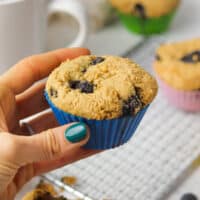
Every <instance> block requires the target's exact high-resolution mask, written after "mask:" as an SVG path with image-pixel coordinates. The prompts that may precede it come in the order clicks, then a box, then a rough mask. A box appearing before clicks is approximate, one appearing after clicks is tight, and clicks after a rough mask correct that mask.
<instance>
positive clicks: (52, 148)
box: [43, 130, 61, 160]
mask: <svg viewBox="0 0 200 200" xmlns="http://www.w3.org/2000/svg"><path fill="white" fill-rule="evenodd" d="M44 141H45V142H44V148H43V149H44V155H45V158H46V159H48V160H51V159H53V158H55V157H57V156H58V155H59V154H60V153H61V146H60V143H59V141H58V139H57V138H56V136H55V134H54V133H53V132H52V131H51V130H48V131H47V132H46V133H45V140H44Z"/></svg>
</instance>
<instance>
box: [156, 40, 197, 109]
mask: <svg viewBox="0 0 200 200" xmlns="http://www.w3.org/2000/svg"><path fill="white" fill-rule="evenodd" d="M154 69H155V72H156V75H157V77H158V79H159V80H160V81H159V82H160V86H161V88H162V89H163V92H164V94H165V96H166V97H167V98H168V99H169V101H170V102H171V103H172V104H174V105H175V106H176V107H178V108H182V109H184V110H186V111H193V112H197V111H200V38H198V39H192V40H188V41H183V42H176V43H168V44H163V45H161V46H160V47H159V48H158V50H157V53H156V61H155V63H154Z"/></svg>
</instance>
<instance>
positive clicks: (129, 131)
mask: <svg viewBox="0 0 200 200" xmlns="http://www.w3.org/2000/svg"><path fill="white" fill-rule="evenodd" d="M45 97H46V100H47V101H48V103H49V105H50V107H51V109H52V111H53V112H54V115H55V117H56V119H57V120H58V122H59V124H60V125H64V124H67V123H72V122H83V123H85V124H86V125H87V126H88V127H89V128H90V132H91V134H90V139H89V141H88V143H87V144H86V145H85V146H84V148H87V149H96V150H105V149H111V148H115V147H117V146H120V145H122V144H124V143H126V142H127V141H128V140H129V139H130V138H131V137H132V136H133V135H134V133H135V131H136V129H137V127H138V125H139V123H140V121H141V120H142V118H143V116H144V114H145V113H146V111H147V109H148V107H149V106H146V107H145V108H143V109H142V110H141V111H140V112H138V113H137V114H136V115H135V116H126V117H120V118H116V119H109V120H91V119H86V118H83V117H79V116H75V115H72V114H70V113H67V112H64V111H62V110H60V109H59V108H57V107H56V106H55V105H54V104H53V102H52V101H51V100H50V98H49V96H48V94H47V92H45Z"/></svg>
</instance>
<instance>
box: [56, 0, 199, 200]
mask: <svg viewBox="0 0 200 200" xmlns="http://www.w3.org/2000/svg"><path fill="white" fill-rule="evenodd" d="M199 8H200V1H199V0H193V1H189V0H183V3H182V6H181V8H180V10H179V12H178V14H177V16H176V18H175V21H174V23H173V25H172V28H171V30H170V31H169V32H168V33H166V34H164V39H165V40H181V39H185V38H191V37H195V36H199V35H200V26H199V22H200V14H199ZM117 32H118V31H117ZM120 36H121V34H120ZM104 37H105V36H104ZM117 37H118V36H117V33H116V34H114V33H113V38H114V39H113V40H114V41H117V42H113V43H112V44H113V48H114V50H115V54H119V53H121V49H122V48H123V49H124V50H126V51H127V50H128V49H129V48H130V47H131V45H130V47H129V48H126V45H125V46H123V43H129V42H130V40H128V39H127V40H126V38H125V39H124V40H123V42H122V40H117V39H116V38H117ZM122 37H123V36H122ZM133 37H134V36H133ZM107 38H109V39H108V40H105V39H104V40H102V43H104V44H105V46H106V44H107V43H108V42H110V40H111V37H110V36H108V37H107ZM94 40H95V38H94V39H93V41H94ZM99 40H100V38H99ZM119 41H120V42H119ZM156 41H157V40H155V44H154V47H155V46H158V45H159V44H157V43H156ZM90 42H91V44H89V43H90ZM105 46H103V47H104V49H105V50H107V48H108V47H106V48H105ZM88 47H91V48H93V49H94V50H96V52H100V53H99V54H101V52H102V48H103V47H102V45H101V46H100V45H99V46H95V45H94V43H93V42H92V41H89V42H88ZM121 47H122V48H121ZM145 49H146V50H145ZM111 50H112V49H111ZM111 50H109V49H108V53H109V51H111ZM148 50H149V47H148V46H147V45H145V47H144V53H142V54H141V53H139V54H133V55H132V57H134V59H136V60H137V61H138V62H139V63H141V64H142V65H143V66H145V68H146V69H148V70H149V71H151V69H150V67H151V63H152V58H153V57H152V56H153V55H152V52H151V53H150V54H149V51H148ZM152 50H153V49H152ZM123 52H124V51H123ZM102 53H103V54H104V53H105V51H103V52H102ZM149 55H150V56H151V58H149ZM199 119H200V114H196V115H195V114H187V113H184V112H182V111H179V110H176V109H174V108H173V107H171V106H170V105H169V104H168V103H167V102H166V101H165V99H164V98H163V97H162V96H161V95H160V94H159V96H158V97H157V99H156V101H155V102H154V103H153V105H152V106H151V108H150V110H149V111H148V113H147V114H146V116H145V118H144V120H143V121H142V124H141V126H140V127H139V129H138V131H137V133H136V135H135V137H133V139H132V140H131V142H130V143H129V144H127V145H125V146H123V147H121V148H120V149H118V150H113V151H108V152H105V153H103V154H101V155H98V156H95V157H93V158H89V159H87V160H84V161H80V162H79V163H76V164H74V165H70V166H67V167H65V168H63V169H62V170H58V171H56V172H54V173H52V174H53V175H54V176H55V177H58V179H59V178H60V177H61V176H63V175H65V174H68V175H75V176H77V177H78V179H79V185H77V187H76V188H77V189H78V190H80V191H82V192H83V193H85V194H88V195H89V196H91V197H93V198H94V199H97V200H100V199H103V198H106V199H112V200H118V199H120V200H122V199H124V200H133V199H140V200H151V199H152V200H163V199H164V197H165V194H168V192H170V191H171V190H174V189H175V186H176V187H178V185H177V184H176V181H175V180H176V179H177V178H180V175H183V173H182V172H184V171H185V169H186V168H188V167H189V166H190V164H191V163H192V161H193V160H194V159H195V158H197V156H198V155H199V154H200V145H199V143H200V134H199V133H200V123H199ZM199 185H200V171H199V170H198V171H196V172H195V173H194V174H193V175H192V176H190V177H189V178H188V179H187V180H186V181H185V182H184V183H183V184H180V187H178V189H177V190H176V191H175V192H174V193H173V194H172V195H171V196H170V197H169V198H168V200H178V199H179V198H180V196H182V194H183V193H186V192H194V193H196V194H197V195H198V196H199V197H200V191H199Z"/></svg>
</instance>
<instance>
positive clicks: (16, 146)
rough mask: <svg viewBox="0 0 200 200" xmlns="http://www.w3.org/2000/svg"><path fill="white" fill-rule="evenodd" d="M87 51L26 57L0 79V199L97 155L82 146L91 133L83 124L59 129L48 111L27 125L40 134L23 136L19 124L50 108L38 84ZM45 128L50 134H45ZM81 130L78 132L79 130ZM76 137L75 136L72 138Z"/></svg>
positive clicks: (76, 49) (6, 198) (13, 194)
mask: <svg viewBox="0 0 200 200" xmlns="http://www.w3.org/2000/svg"><path fill="white" fill-rule="evenodd" d="M88 53H89V52H88V50H86V49H81V48H75V49H61V50H57V51H53V52H49V53H46V54H41V55H36V56H32V57H28V58H26V59H24V60H22V61H20V62H19V63H18V64H16V65H15V66H14V67H12V68H11V69H10V70H9V71H7V72H6V73H5V74H3V75H2V76H0V149H1V150H0V199H1V200H13V199H14V197H15V195H16V193H17V192H18V191H19V190H20V189H21V187H22V186H23V185H24V184H25V183H26V182H28V181H29V180H30V179H31V178H32V177H34V176H37V175H39V174H41V173H44V172H48V171H50V170H53V169H56V168H59V167H61V166H64V165H66V164H69V163H72V162H74V161H77V160H79V159H82V158H85V157H87V156H90V155H92V154H95V153H97V151H94V150H86V149H83V148H81V146H82V145H84V144H85V143H86V142H87V140H88V138H89V133H88V131H87V129H86V127H85V126H84V125H83V124H79V123H77V124H76V125H77V126H76V127H78V128H76V127H73V128H72V125H66V126H62V127H57V128H53V127H56V126H57V123H56V121H55V118H54V116H53V114H52V112H49V113H45V114H44V115H42V116H39V117H37V118H35V119H34V120H32V121H31V122H30V123H29V124H30V125H31V127H32V128H33V129H34V130H35V131H36V132H37V133H40V134H36V135H33V136H27V135H28V134H27V133H28V131H27V130H26V129H25V127H22V126H20V123H19V122H20V120H21V119H23V118H25V117H28V116H31V115H33V114H36V113H38V112H41V111H43V110H45V109H46V108H48V105H47V103H46V101H45V99H44V94H43V92H44V87H45V83H42V82H40V83H36V81H38V80H41V79H43V78H45V77H46V76H48V74H49V73H50V72H51V71H52V70H53V69H54V68H55V67H57V66H58V65H59V64H60V63H61V62H63V61H65V60H66V59H72V58H74V57H77V56H79V55H84V54H88ZM47 129H48V130H47ZM78 129H79V132H77V130H78ZM74 134H76V135H75V136H77V137H75V136H74Z"/></svg>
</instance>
